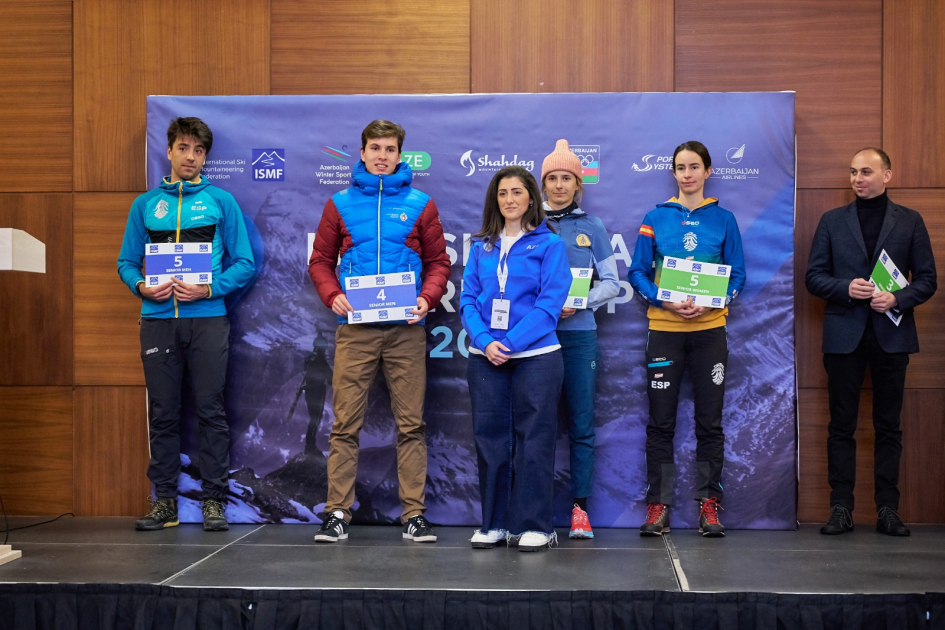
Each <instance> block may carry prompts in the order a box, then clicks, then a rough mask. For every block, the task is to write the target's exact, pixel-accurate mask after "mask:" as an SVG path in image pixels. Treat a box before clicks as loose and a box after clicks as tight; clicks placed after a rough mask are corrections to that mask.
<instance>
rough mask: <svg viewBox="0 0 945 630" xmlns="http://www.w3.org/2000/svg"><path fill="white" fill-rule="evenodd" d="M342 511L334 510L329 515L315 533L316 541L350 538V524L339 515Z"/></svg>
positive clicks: (329, 541)
mask: <svg viewBox="0 0 945 630" xmlns="http://www.w3.org/2000/svg"><path fill="white" fill-rule="evenodd" d="M338 514H341V512H334V513H332V514H329V515H328V518H326V519H325V522H324V523H322V526H321V527H320V528H319V530H318V533H317V534H315V542H328V543H333V542H338V541H339V540H347V539H348V524H347V523H346V522H345V519H343V518H342V517H340V516H338Z"/></svg>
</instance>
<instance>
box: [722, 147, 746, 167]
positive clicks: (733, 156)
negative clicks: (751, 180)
mask: <svg viewBox="0 0 945 630" xmlns="http://www.w3.org/2000/svg"><path fill="white" fill-rule="evenodd" d="M743 157H745V145H744V144H743V145H742V146H740V147H732V148H731V149H729V150H728V151H726V152H725V159H726V160H728V163H729V164H738V163H739V162H741V161H742V158H743Z"/></svg>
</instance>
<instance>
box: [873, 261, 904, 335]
mask: <svg viewBox="0 0 945 630" xmlns="http://www.w3.org/2000/svg"><path fill="white" fill-rule="evenodd" d="M870 282H872V283H873V286H875V287H876V290H877V291H887V292H889V293H894V292H896V291H898V290H899V289H902V288H905V287H907V286H909V281H908V280H906V277H905V275H903V273H902V272H901V271H899V268H898V267H896V264H895V263H894V262H893V260H892V258H890V257H889V254H887V253H886V250H885V249H884V250H883V251H881V252H880V253H879V260H877V261H876V266H875V267H873V273H872V274H870ZM886 316H887V317H889V319H891V320H892V322H893V323H894V324H895V325H896V326H898V325H899V322H901V321H902V312H901V311H900V310H899V309H898V308H896V309H891V310H888V311H886Z"/></svg>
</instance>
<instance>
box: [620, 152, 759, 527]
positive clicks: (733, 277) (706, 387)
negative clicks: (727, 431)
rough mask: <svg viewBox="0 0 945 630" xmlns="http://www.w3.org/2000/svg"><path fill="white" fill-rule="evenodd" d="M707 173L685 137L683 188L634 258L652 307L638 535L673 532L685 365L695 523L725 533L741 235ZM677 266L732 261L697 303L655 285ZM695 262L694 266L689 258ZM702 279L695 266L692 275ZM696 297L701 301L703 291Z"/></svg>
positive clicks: (677, 162)
mask: <svg viewBox="0 0 945 630" xmlns="http://www.w3.org/2000/svg"><path fill="white" fill-rule="evenodd" d="M711 174H712V158H711V157H710V156H709V151H708V150H707V149H706V148H705V145H703V144H702V143H701V142H695V141H690V142H684V143H683V144H681V145H679V146H678V147H676V151H675V152H674V153H673V176H674V177H675V178H676V183H677V185H678V187H679V193H678V195H677V196H676V197H673V198H672V199H670V200H669V201H667V202H666V203H661V204H659V205H657V206H656V208H655V209H654V210H651V211H650V212H649V213H648V214H647V215H646V217H644V219H643V225H641V226H640V234H639V236H638V237H637V244H636V248H635V249H634V252H633V263H632V264H631V266H630V284H631V285H633V288H634V289H635V290H636V291H637V293H639V294H640V295H641V296H642V297H643V298H644V299H645V300H646V301H647V302H649V304H650V306H649V308H648V309H647V317H648V318H649V320H650V331H649V333H648V335H647V343H646V360H647V370H646V376H647V380H646V382H647V385H648V386H647V393H648V395H649V400H650V419H649V423H648V424H647V427H646V476H647V490H646V501H647V504H648V505H647V518H646V522H645V523H644V524H643V525H642V526H641V527H640V534H641V535H643V536H658V535H660V534H662V533H663V532H666V531H669V506H670V504H671V503H672V496H673V480H674V477H675V464H674V461H673V436H674V435H675V432H676V407H677V404H678V401H679V382H680V380H681V379H682V376H683V372H685V371H688V373H689V378H690V379H691V380H692V390H693V398H694V402H695V424H696V478H697V484H698V485H697V488H696V489H695V492H694V498H695V499H696V500H698V501H699V532H700V533H701V534H702V535H703V536H715V537H718V536H724V535H725V528H724V527H723V526H722V523H721V522H720V521H719V517H718V511H719V510H720V509H721V501H722V461H723V454H724V450H725V435H724V434H723V432H722V403H723V397H724V395H725V385H724V383H725V367H726V365H727V363H728V339H727V337H726V332H725V318H726V316H727V315H728V304H729V303H730V302H731V301H732V300H733V299H735V297H736V296H738V293H739V291H741V290H742V288H743V287H744V286H745V261H744V258H743V256H742V237H741V234H740V233H739V231H738V224H737V223H736V221H735V215H733V214H732V213H731V212H729V211H728V210H725V209H723V208H722V207H721V206H719V201H718V199H715V198H712V197H709V198H706V197H705V196H704V195H703V192H704V189H705V182H706V180H707V179H708V178H709V176H710V175H711ZM667 257H672V258H675V259H680V260H681V262H677V261H669V263H668V264H671V265H676V266H677V268H679V267H680V266H681V265H685V264H687V263H688V264H692V263H689V261H695V262H696V263H714V264H718V265H729V266H731V271H730V273H729V282H728V288H727V289H726V295H725V296H724V298H723V297H722V296H717V297H715V298H712V299H711V300H710V305H709V306H703V305H701V304H696V303H695V302H696V301H697V300H694V299H693V297H692V295H688V296H687V295H686V294H687V293H694V291H692V290H690V291H687V292H679V291H674V290H667V289H665V288H664V289H658V287H657V285H658V284H659V281H660V276H661V274H662V272H663V265H664V259H665V258H667ZM692 271H693V272H695V271H697V269H696V267H695V266H693V267H692ZM698 283H699V277H698V275H695V274H693V275H692V279H691V281H690V284H691V285H692V286H693V287H695V286H697V285H698ZM698 301H700V302H701V301H702V298H699V299H698Z"/></svg>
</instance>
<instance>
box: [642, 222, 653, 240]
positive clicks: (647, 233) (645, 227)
mask: <svg viewBox="0 0 945 630" xmlns="http://www.w3.org/2000/svg"><path fill="white" fill-rule="evenodd" d="M640 234H642V235H643V236H649V237H650V238H656V233H655V232H654V231H653V228H651V227H650V226H649V225H645V224H644V225H641V226H640Z"/></svg>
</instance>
